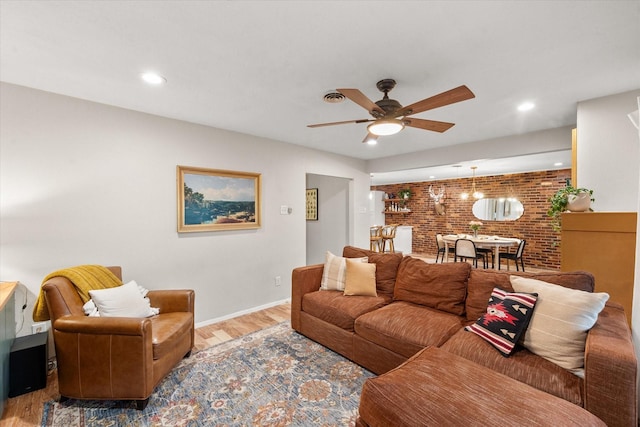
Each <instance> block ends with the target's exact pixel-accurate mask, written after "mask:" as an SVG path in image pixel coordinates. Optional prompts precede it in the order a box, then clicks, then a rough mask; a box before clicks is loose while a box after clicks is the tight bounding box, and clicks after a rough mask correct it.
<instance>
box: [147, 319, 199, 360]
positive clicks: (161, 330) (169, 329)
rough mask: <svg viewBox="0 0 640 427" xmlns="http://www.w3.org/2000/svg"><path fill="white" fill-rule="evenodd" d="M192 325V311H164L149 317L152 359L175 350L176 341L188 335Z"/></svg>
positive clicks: (159, 357) (160, 357)
mask: <svg viewBox="0 0 640 427" xmlns="http://www.w3.org/2000/svg"><path fill="white" fill-rule="evenodd" d="M192 326H193V313H191V312H174V313H164V314H160V315H158V316H153V317H152V318H151V329H152V333H151V343H152V346H153V360H158V359H162V358H164V356H165V355H167V354H169V353H171V352H172V351H176V342H177V341H178V340H179V339H181V338H183V337H185V336H187V335H189V334H190V331H191V328H192Z"/></svg>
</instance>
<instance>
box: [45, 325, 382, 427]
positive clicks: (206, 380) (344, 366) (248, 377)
mask: <svg viewBox="0 0 640 427" xmlns="http://www.w3.org/2000/svg"><path fill="white" fill-rule="evenodd" d="M373 376H374V374H372V373H371V372H369V371H367V370H365V369H364V368H362V367H360V366H358V365H356V364H355V363H353V362H351V361H349V360H348V359H345V358H344V357H342V356H340V355H339V354H337V353H334V352H332V351H331V350H328V349H326V348H325V347H323V346H321V345H319V344H317V343H315V342H313V341H311V340H309V339H308V338H305V337H304V336H302V335H300V334H298V333H297V332H295V331H293V330H292V329H291V326H290V325H289V322H283V323H281V324H278V325H276V326H272V327H270V328H267V329H263V330H260V331H257V332H254V333H252V334H250V335H246V336H244V337H242V338H238V339H235V340H232V341H228V342H226V343H222V344H219V345H216V346H214V347H211V348H209V349H206V350H202V351H200V352H197V353H195V354H193V355H192V356H191V357H190V358H188V359H184V360H183V361H182V362H180V364H178V366H176V368H174V369H173V371H172V372H171V373H170V374H169V375H168V376H167V378H165V379H164V380H163V381H162V382H161V383H160V384H159V385H158V387H156V390H155V391H154V393H153V395H151V398H150V399H149V404H148V405H147V407H146V408H145V409H144V410H143V411H138V410H136V409H135V405H134V404H132V403H131V402H115V401H113V402H111V401H106V402H105V401H81V400H73V399H70V400H68V401H66V402H64V403H58V402H55V401H52V402H47V403H45V407H44V413H43V417H42V423H41V425H42V426H61V427H62V426H64V427H83V426H172V427H173V426H314V425H318V426H353V425H354V424H355V419H356V416H357V413H358V403H359V400H360V391H361V390H362V385H363V383H364V381H365V380H366V379H367V378H370V377H373Z"/></svg>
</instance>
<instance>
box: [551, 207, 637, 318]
mask: <svg viewBox="0 0 640 427" xmlns="http://www.w3.org/2000/svg"><path fill="white" fill-rule="evenodd" d="M636 226H637V213H636V212H571V213H563V214H562V238H561V243H560V245H561V246H560V249H561V254H562V261H561V269H562V271H573V270H585V271H588V272H590V273H593V275H594V276H595V278H596V292H606V293H608V294H609V295H610V300H611V301H616V302H618V303H620V304H622V305H623V306H624V311H625V314H626V315H627V321H628V322H629V325H631V312H632V303H633V282H634V270H635V263H636Z"/></svg>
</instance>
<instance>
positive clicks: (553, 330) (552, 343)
mask: <svg viewBox="0 0 640 427" xmlns="http://www.w3.org/2000/svg"><path fill="white" fill-rule="evenodd" d="M510 279H511V286H513V289H514V290H515V291H516V292H528V293H537V294H538V301H537V303H536V307H535V309H534V310H533V316H532V317H531V321H530V323H529V327H528V328H527V331H526V333H525V335H524V342H523V344H524V346H525V347H526V348H527V349H529V350H530V351H531V352H532V353H535V354H537V355H538V356H541V357H544V358H545V359H547V360H549V361H551V362H553V363H555V364H556V365H559V366H561V367H563V368H565V369H567V370H570V371H571V372H573V373H574V374H576V375H578V376H583V375H584V370H583V369H582V368H583V367H584V348H585V343H586V341H587V332H588V331H589V329H591V328H592V327H593V325H595V323H596V321H597V320H598V314H599V313H600V312H601V311H602V309H603V308H604V305H605V303H606V302H607V300H608V299H609V294H607V293H604V292H598V293H590V292H585V291H578V290H576V289H570V288H565V287H564V286H560V285H554V284H551V283H547V282H543V281H542V280H535V279H529V278H526V277H517V276H510Z"/></svg>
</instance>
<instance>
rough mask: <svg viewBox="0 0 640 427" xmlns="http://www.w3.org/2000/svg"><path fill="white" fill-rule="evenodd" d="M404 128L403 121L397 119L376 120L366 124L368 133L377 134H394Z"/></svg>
mask: <svg viewBox="0 0 640 427" xmlns="http://www.w3.org/2000/svg"><path fill="white" fill-rule="evenodd" d="M402 129H404V123H402V122H401V121H400V120H398V119H383V120H376V121H375V122H373V123H371V124H370V125H369V126H367V130H368V131H369V133H372V134H374V135H377V136H387V135H395V134H396V133H398V132H400V131H401V130H402Z"/></svg>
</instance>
